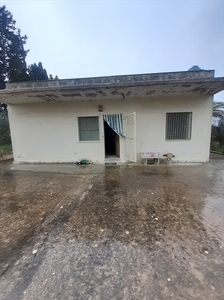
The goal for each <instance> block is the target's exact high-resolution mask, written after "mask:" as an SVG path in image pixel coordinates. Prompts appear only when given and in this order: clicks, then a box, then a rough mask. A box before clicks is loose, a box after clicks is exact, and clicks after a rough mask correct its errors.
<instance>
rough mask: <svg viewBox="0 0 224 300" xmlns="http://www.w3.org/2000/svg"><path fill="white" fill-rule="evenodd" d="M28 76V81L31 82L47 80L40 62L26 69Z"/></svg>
mask: <svg viewBox="0 0 224 300" xmlns="http://www.w3.org/2000/svg"><path fill="white" fill-rule="evenodd" d="M28 74H29V77H30V80H32V81H38V80H48V76H47V71H46V69H44V68H43V65H42V63H41V62H39V63H38V65H37V64H36V63H35V64H32V65H30V66H29V67H28Z"/></svg>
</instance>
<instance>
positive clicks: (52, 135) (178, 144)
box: [0, 71, 224, 163]
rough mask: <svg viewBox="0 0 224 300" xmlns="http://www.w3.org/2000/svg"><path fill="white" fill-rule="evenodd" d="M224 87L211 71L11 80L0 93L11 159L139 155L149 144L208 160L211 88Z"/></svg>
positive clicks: (187, 158)
mask: <svg viewBox="0 0 224 300" xmlns="http://www.w3.org/2000/svg"><path fill="white" fill-rule="evenodd" d="M223 89H224V80H223V78H221V79H215V78H214V72H213V71H195V72H174V73H161V74H146V75H131V76H114V77H102V78H92V79H76V80H66V81H63V80H62V81H61V80H59V81H56V82H42V83H24V84H21V83H20V84H9V85H8V86H7V88H6V90H2V91H0V99H1V100H0V101H1V102H5V103H7V104H8V111H9V119H10V128H11V136H12V143H13V153H14V161H15V162H16V163H19V162H48V163H53V162H61V163H65V162H74V161H77V160H79V159H83V158H86V159H89V160H92V162H94V163H104V162H107V161H110V160H112V161H113V160H116V161H120V162H126V161H133V162H140V161H141V152H143V151H153V150H164V151H165V150H166V151H168V152H171V153H173V154H174V155H175V158H174V161H178V162H206V161H208V160H209V148H210V133H211V118H212V101H213V94H214V93H216V92H218V91H220V90H223ZM111 120H112V121H111ZM111 122H112V123H117V124H111Z"/></svg>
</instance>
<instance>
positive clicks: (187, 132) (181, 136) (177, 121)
mask: <svg viewBox="0 0 224 300" xmlns="http://www.w3.org/2000/svg"><path fill="white" fill-rule="evenodd" d="M191 121H192V113H167V114H166V139H167V140H190V138H191Z"/></svg>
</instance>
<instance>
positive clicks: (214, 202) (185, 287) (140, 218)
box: [0, 155, 224, 300]
mask: <svg viewBox="0 0 224 300" xmlns="http://www.w3.org/2000/svg"><path fill="white" fill-rule="evenodd" d="M0 186H1V193H0V207H1V210H0V234H1V236H0V274H1V278H0V299H4V300H14V299H16V300H17V299H24V300H25V299H26V300H28V299H29V300H30V299H38V300H39V299H41V300H42V299H100V300H101V299H209V300H212V299H224V288H223V282H224V218H223V216H224V156H219V155H218V156H216V155H213V156H212V160H211V162H210V163H208V164H201V165H192V166H187V165H182V166H175V165H173V166H172V167H169V166H166V165H161V166H159V167H157V166H154V165H153V166H151V165H149V166H144V165H123V166H94V165H91V166H76V165H18V166H12V165H11V163H10V162H7V163H0Z"/></svg>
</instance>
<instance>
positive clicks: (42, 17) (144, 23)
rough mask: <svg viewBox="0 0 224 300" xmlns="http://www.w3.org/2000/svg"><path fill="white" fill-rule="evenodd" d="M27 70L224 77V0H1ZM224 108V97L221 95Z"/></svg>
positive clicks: (62, 74)
mask: <svg viewBox="0 0 224 300" xmlns="http://www.w3.org/2000/svg"><path fill="white" fill-rule="evenodd" d="M0 3H1V5H6V8H7V9H8V10H9V11H10V12H11V13H12V14H13V16H14V19H15V20H16V25H17V27H19V28H20V29H21V33H22V35H24V34H26V35H27V36H28V41H27V45H26V49H30V52H29V54H28V56H27V63H28V64H31V63H35V62H36V63H38V62H39V61H41V62H42V63H43V66H44V67H45V68H46V69H47V72H48V74H53V75H54V76H55V75H58V77H59V78H60V79H63V78H76V77H92V76H106V75H121V74H140V73H155V72H172V71H186V70H188V69H189V68H190V67H192V66H193V65H198V66H199V67H200V68H202V69H206V70H215V76H216V77H224V0H192V1H191V0H176V1H171V0H148V1H146V0H145V1H140V0H138V1H137V0H136V1H127V0H126V1H125V0H118V1H115V0H111V1H109V0H101V1H100V0H99V1H93V0H89V1H81V0H80V1H75V0H70V1H69V0H45V1H44V0H43V1H38V0H1V1H0ZM215 100H216V101H224V92H222V93H219V94H218V95H216V96H215Z"/></svg>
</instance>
